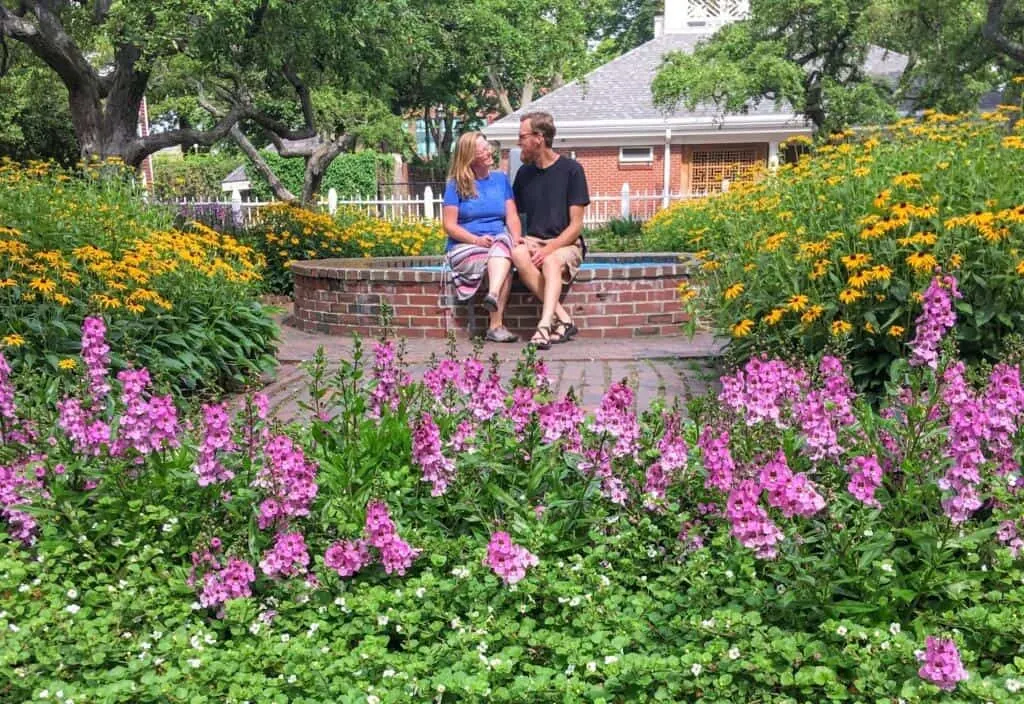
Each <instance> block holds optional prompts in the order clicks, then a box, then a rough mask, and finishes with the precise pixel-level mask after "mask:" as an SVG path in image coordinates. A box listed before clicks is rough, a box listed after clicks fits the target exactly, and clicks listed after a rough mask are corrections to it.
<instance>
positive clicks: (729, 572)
mask: <svg viewBox="0 0 1024 704" xmlns="http://www.w3.org/2000/svg"><path fill="white" fill-rule="evenodd" d="M735 576H736V575H735V574H733V571H732V570H726V571H725V578H726V579H732V578H733V577H735Z"/></svg>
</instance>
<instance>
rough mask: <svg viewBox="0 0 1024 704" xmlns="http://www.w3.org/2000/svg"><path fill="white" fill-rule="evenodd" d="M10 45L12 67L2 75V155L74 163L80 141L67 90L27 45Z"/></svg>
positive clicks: (0, 119) (0, 125) (21, 158)
mask: <svg viewBox="0 0 1024 704" xmlns="http://www.w3.org/2000/svg"><path fill="white" fill-rule="evenodd" d="M8 48H9V52H10V53H9V55H8V56H7V60H8V61H9V62H10V67H9V69H8V72H7V73H6V74H5V75H4V76H2V77H0V157H8V158H10V159H14V160H15V161H28V160H31V159H37V160H40V161H50V160H52V161H56V162H58V163H61V164H73V163H74V162H75V161H76V160H77V159H78V143H77V141H76V140H75V134H74V130H72V129H71V114H70V112H69V109H68V100H67V92H66V91H65V90H64V87H63V86H62V85H61V84H60V81H59V80H57V77H56V76H55V75H54V74H53V73H52V72H50V71H49V70H47V68H46V67H45V66H44V65H43V64H42V62H40V61H39V60H38V59H35V58H34V57H33V56H32V55H31V54H30V53H29V52H28V51H27V50H25V49H24V48H23V47H20V46H18V45H14V46H9V47H8Z"/></svg>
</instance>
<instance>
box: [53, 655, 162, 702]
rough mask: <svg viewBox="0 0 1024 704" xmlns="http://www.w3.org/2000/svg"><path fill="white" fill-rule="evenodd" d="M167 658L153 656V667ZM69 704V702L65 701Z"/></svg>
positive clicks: (159, 664)
mask: <svg viewBox="0 0 1024 704" xmlns="http://www.w3.org/2000/svg"><path fill="white" fill-rule="evenodd" d="M164 662H165V660H164V659H163V658H153V667H160V666H161V665H163V664H164ZM65 704H67V702H65Z"/></svg>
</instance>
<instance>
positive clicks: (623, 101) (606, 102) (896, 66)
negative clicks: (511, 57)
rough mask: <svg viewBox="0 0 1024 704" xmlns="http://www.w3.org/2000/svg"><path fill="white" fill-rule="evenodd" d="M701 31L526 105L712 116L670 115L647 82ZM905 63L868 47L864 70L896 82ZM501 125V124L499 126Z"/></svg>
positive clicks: (755, 109) (715, 111) (770, 104)
mask: <svg viewBox="0 0 1024 704" xmlns="http://www.w3.org/2000/svg"><path fill="white" fill-rule="evenodd" d="M707 36H708V35H701V34H666V35H663V36H661V37H657V38H655V39H652V40H650V41H649V42H647V43H645V44H642V45H640V46H638V47H637V48H636V49H633V50H632V51H630V52H628V53H626V54H623V55H622V56H619V57H617V58H615V59H612V60H611V61H609V62H608V63H606V64H604V65H603V66H601V67H600V68H597V69H595V70H594V71H592V72H590V73H588V74H587V75H586V76H585V77H584V78H583V79H581V80H579V81H573V82H572V83H569V84H567V85H565V86H563V87H561V88H559V89H557V90H554V91H552V92H551V93H548V94H547V95H545V96H543V97H541V98H538V99H537V100H534V101H533V103H531V104H530V106H529V107H528V108H527V111H529V110H543V111H545V112H548V113H551V115H552V116H553V117H554V118H555V121H556V122H559V121H565V120H594V121H597V120H617V121H622V120H650V119H661V118H664V117H666V116H667V115H670V116H673V117H680V116H684V115H692V116H695V117H697V116H714V115H719V114H720V113H721V110H720V109H719V108H718V107H717V106H714V105H698V106H697V108H696V109H695V110H686V109H685V108H683V107H680V108H678V109H676V110H674V111H672V112H670V113H668V114H666V112H665V111H664V110H662V109H661V108H657V107H655V105H654V103H653V102H652V99H651V81H652V80H653V79H654V76H655V74H656V73H657V72H658V68H659V67H660V66H661V63H662V60H663V59H664V57H665V55H666V54H668V53H669V52H673V51H686V52H690V51H693V48H694V47H695V46H696V44H697V42H699V41H700V40H702V39H705V38H707ZM906 64H907V57H906V56H903V55H902V54H897V53H895V52H891V51H886V50H884V49H880V48H878V47H872V49H871V51H870V53H869V55H868V57H867V60H866V61H865V69H866V70H867V72H868V73H869V74H870V75H873V76H877V77H879V78H883V79H884V80H889V81H891V80H897V79H898V78H899V76H900V74H901V73H902V72H903V68H904V67H905V66H906ZM791 110H792V109H791V108H790V107H789V106H777V105H776V103H775V102H774V101H771V100H762V101H761V102H760V103H758V104H757V105H756V106H751V108H750V110H749V113H750V114H751V115H759V114H760V115H767V114H772V113H780V112H790V111H791ZM521 112H523V110H519V111H516V112H515V113H513V114H512V115H508V116H506V117H503V118H502V119H500V120H497V121H495V122H494V123H493V124H492V126H504V125H506V124H516V125H518V122H519V114H520V113H521ZM499 129H500V127H499Z"/></svg>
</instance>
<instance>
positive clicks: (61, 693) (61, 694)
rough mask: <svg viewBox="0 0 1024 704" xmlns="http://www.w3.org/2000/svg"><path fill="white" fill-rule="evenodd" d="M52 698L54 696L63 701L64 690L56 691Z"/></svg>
mask: <svg viewBox="0 0 1024 704" xmlns="http://www.w3.org/2000/svg"><path fill="white" fill-rule="evenodd" d="M53 696H55V697H56V698H57V699H63V698H64V690H63V689H58V690H57V691H56V692H54V693H53Z"/></svg>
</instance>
